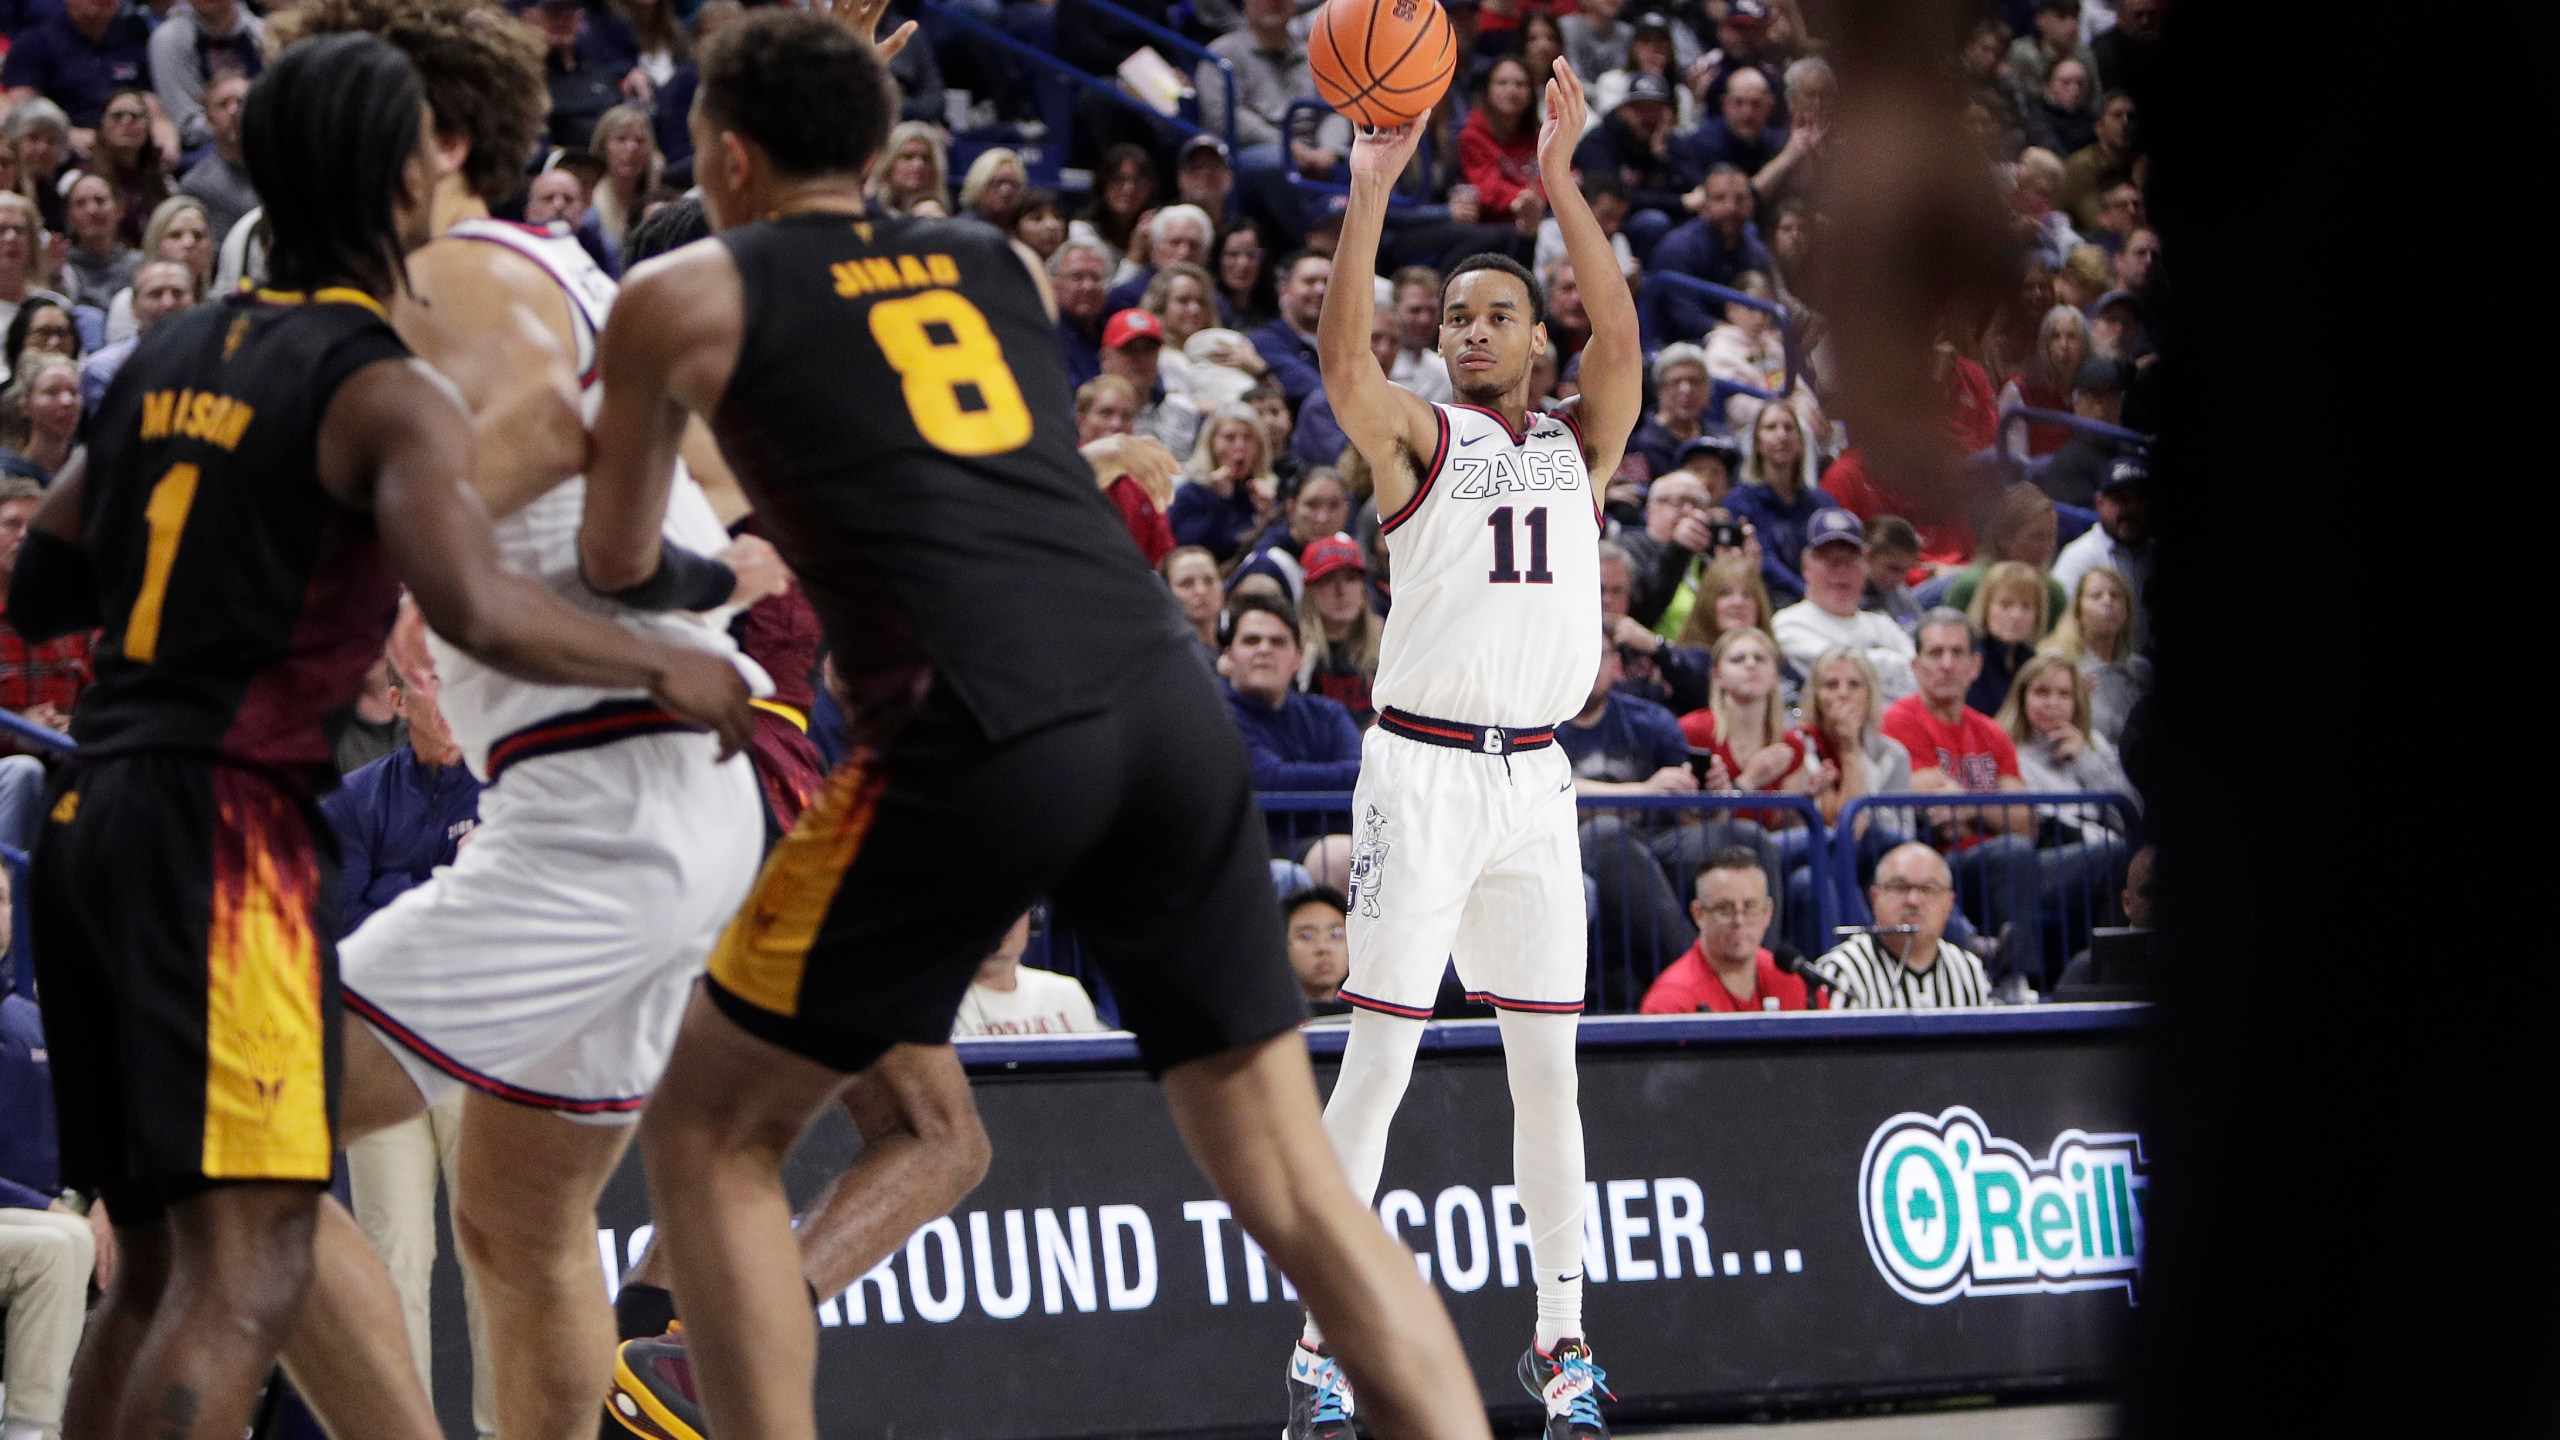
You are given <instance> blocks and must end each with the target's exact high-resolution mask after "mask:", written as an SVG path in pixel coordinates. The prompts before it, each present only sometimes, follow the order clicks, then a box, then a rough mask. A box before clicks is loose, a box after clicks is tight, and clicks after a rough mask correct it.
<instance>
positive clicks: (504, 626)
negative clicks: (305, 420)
mask: <svg viewBox="0 0 2560 1440" xmlns="http://www.w3.org/2000/svg"><path fill="white" fill-rule="evenodd" d="M469 437H470V432H469V429H468V427H467V425H466V424H465V422H464V419H463V415H462V413H461V402H460V400H459V399H457V398H456V397H455V395H454V393H453V388H452V382H450V381H447V380H445V379H443V378H442V377H441V376H438V375H437V374H436V373H435V372H434V371H432V370H430V369H428V368H426V366H424V365H423V364H420V363H418V362H415V361H408V362H399V363H392V362H383V363H377V364H373V365H368V366H366V367H365V368H364V369H362V370H359V371H357V372H356V373H355V374H354V375H353V376H351V377H349V378H348V380H347V381H346V383H345V384H343V385H341V386H339V387H338V392H337V395H336V396H335V398H333V399H332V400H331V401H330V403H329V412H328V415H327V418H326V419H324V420H323V421H322V423H321V427H320V474H321V479H322V483H324V484H326V485H328V486H329V488H330V490H331V492H332V493H334V494H337V495H339V496H340V498H342V499H349V500H361V499H368V498H369V500H370V503H371V506H372V509H373V513H374V519H375V524H376V527H377V528H378V529H379V530H380V532H381V535H382V546H383V550H384V552H385V553H386V554H387V555H388V556H389V557H390V559H391V565H392V568H393V570H394V571H396V572H397V573H398V574H399V576H400V578H401V580H402V581H404V582H406V583H407V585H408V586H409V592H410V594H412V595H414V596H415V597H417V601H418V608H419V610H420V611H421V612H423V613H424V614H425V616H426V619H427V623H428V624H430V625H432V626H434V627H435V629H436V633H438V634H440V635H442V636H444V637H445V638H446V639H448V640H451V641H452V642H453V643H454V644H456V645H458V646H460V647H462V648H463V649H464V650H467V651H469V652H470V653H471V654H473V655H475V656H477V657H478V658H479V659H480V660H482V661H483V662H485V663H487V664H488V665H490V666H492V667H494V668H496V669H498V670H501V671H504V672H505V673H507V674H509V675H512V676H515V677H516V678H517V679H520V680H531V681H535V682H538V683H542V684H550V685H596V686H609V687H621V686H633V687H638V688H645V689H647V690H648V691H649V693H650V694H651V696H653V697H654V698H655V699H656V700H657V701H658V703H659V704H661V705H664V706H665V707H666V708H667V709H669V710H671V711H673V712H675V713H676V714H678V715H682V716H683V717H685V718H686V719H688V720H692V721H695V722H697V723H699V724H702V725H705V726H708V727H710V728H711V729H713V730H715V731H717V732H718V733H719V735H720V738H721V743H722V747H723V752H724V753H730V752H735V751H737V750H740V749H743V748H745V746H746V744H747V741H748V738H749V736H750V733H751V732H752V730H753V728H754V711H753V710H752V709H750V708H749V706H748V704H747V699H748V696H747V686H746V682H745V680H744V679H743V678H742V677H741V676H740V675H739V673H738V671H737V670H736V669H735V668H734V667H732V666H731V665H730V664H729V662H728V661H727V660H725V659H723V658H721V657H720V656H719V655H716V654H714V653H712V652H711V651H708V650H694V649H689V648H685V647H682V646H675V645H669V644H666V643H665V642H663V641H659V640H654V639H651V638H649V637H648V636H645V635H642V634H639V633H638V632H636V631H632V630H627V629H625V628H623V627H622V626H620V625H616V624H614V623H612V622H611V621H608V620H600V619H597V618H596V617H594V616H592V615H585V614H581V613H579V612H578V611H576V610H572V609H570V608H569V607H568V606H567V605H566V604H564V603H562V602H561V600H560V599H559V597H558V596H555V595H553V594H552V593H551V591H550V590H549V589H548V588H546V587H545V586H543V585H542V584H541V582H539V581H537V580H534V579H533V578H531V577H530V576H526V575H520V574H517V573H515V572H513V571H510V570H508V569H506V568H505V566H504V565H503V564H502V563H501V562H500V560H499V558H498V537H497V532H496V531H495V530H494V529H493V528H492V527H491V525H490V522H489V509H488V507H487V506H486V505H484V504H482V503H481V500H480V494H479V491H478V490H477V489H476V488H475V487H474V486H473V484H472V482H471V478H470V477H471V464H472V460H471V440H470V438H469ZM368 479H369V481H370V485H371V494H370V496H369V497H367V496H365V495H364V493H363V492H364V490H365V486H366V482H367V480H368Z"/></svg>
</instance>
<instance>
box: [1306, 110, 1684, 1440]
mask: <svg viewBox="0 0 2560 1440" xmlns="http://www.w3.org/2000/svg"><path fill="white" fill-rule="evenodd" d="M1587 113H1588V111H1587V108H1586V106H1585V103H1584V99H1583V93H1582V84H1581V82H1580V81H1578V80H1576V79H1575V78H1574V74H1573V71H1572V69H1571V67H1570V66H1568V65H1567V64H1566V63H1565V62H1563V61H1562V60H1559V61H1557V62H1556V67H1555V75H1554V78H1552V79H1550V80H1549V81H1548V82H1547V95H1546V118H1545V122H1544V124H1543V125H1542V126H1541V127H1540V129H1539V133H1538V163H1539V169H1540V172H1541V175H1542V176H1543V178H1544V180H1545V182H1546V190H1547V203H1548V204H1549V205H1550V206H1551V207H1553V210H1554V213H1555V217H1556V221H1557V223H1558V224H1559V225H1560V226H1561V227H1563V230H1564V238H1565V248H1566V252H1567V253H1568V254H1569V255H1570V256H1571V257H1572V260H1573V267H1574V273H1575V274H1576V275H1578V276H1580V277H1581V278H1582V286H1583V289H1582V298H1583V304H1584V305H1585V306H1586V307H1588V309H1589V311H1590V315H1591V342H1590V344H1589V345H1588V346H1587V347H1586V348H1585V349H1584V350H1583V352H1582V396H1583V398H1582V413H1581V419H1580V424H1579V426H1578V427H1577V424H1576V422H1575V421H1574V420H1573V419H1571V418H1568V417H1566V416H1563V415H1548V414H1543V413H1540V412H1538V411H1535V410H1532V409H1530V408H1529V372H1530V369H1531V366H1532V363H1533V361H1534V360H1535V359H1536V357H1537V356H1538V355H1540V354H1541V353H1543V352H1544V351H1545V350H1546V348H1547V336H1546V330H1545V327H1544V325H1543V321H1544V320H1545V304H1544V300H1543V298H1542V297H1541V295H1540V294H1539V290H1538V285H1537V282H1536V281H1535V280H1534V279H1533V278H1532V277H1531V276H1530V274H1529V272H1528V271H1526V270H1524V269H1522V268H1521V267H1520V265H1519V264H1518V263H1517V262H1515V261H1512V260H1509V259H1506V258H1503V257H1500V256H1493V255H1480V256H1476V257H1474V258H1472V259H1469V260H1466V261H1463V262H1461V263H1460V264H1459V265H1458V266H1457V267H1456V269H1455V270H1454V271H1453V272H1452V273H1451V274H1450V277H1449V280H1448V283H1447V285H1446V286H1445V287H1444V288H1443V290H1442V292H1441V309H1440V354H1441V357H1442V358H1443V359H1445V360H1447V361H1448V363H1449V375H1450V379H1451V383H1452V385H1453V386H1454V388H1455V389H1456V392H1457V399H1458V403H1456V404H1451V405H1433V404H1429V403H1427V402H1425V401H1424V400H1422V399H1421V398H1420V397H1419V396H1416V395H1414V394H1413V393H1412V392H1410V391H1407V390H1403V389H1400V388H1398V387H1397V386H1395V385H1393V384H1390V383H1388V380H1387V376H1386V373H1385V372H1384V371H1382V370H1380V369H1379V368H1378V362H1377V360H1376V359H1375V358H1374V357H1373V354H1372V352H1371V350H1370V348H1369V321H1370V310H1371V306H1372V304H1373V301H1372V299H1371V295H1370V287H1369V286H1367V285H1361V284H1353V285H1336V286H1334V287H1333V288H1332V289H1331V290H1330V291H1329V292H1327V294H1326V296H1325V306H1324V318H1323V321H1322V323H1321V325H1320V326H1319V328H1318V331H1317V344H1318V347H1319V351H1320V354H1321V357H1322V361H1323V366H1324V385H1325V393H1326V394H1327V395H1328V396H1330V397H1331V398H1332V401H1333V409H1334V415H1335V416H1336V418H1338V419H1339V420H1340V421H1341V423H1342V428H1343V432H1344V433H1345V434H1347V435H1348V436H1350V438H1351V443H1352V444H1354V445H1356V446H1358V447H1359V448H1360V453H1361V454H1362V455H1364V456H1367V457H1368V459H1369V463H1370V468H1371V470H1372V471H1373V473H1374V474H1375V475H1376V476H1377V505H1378V513H1379V515H1380V516H1381V517H1383V518H1382V520H1381V522H1380V528H1381V529H1382V530H1383V531H1384V532H1385V536H1386V543H1387V546H1388V549H1389V552H1390V554H1391V555H1392V556H1393V557H1394V560H1395V574H1396V605H1395V610H1394V612H1393V613H1392V614H1390V615H1389V617H1388V619H1387V629H1386V635H1385V640H1384V653H1383V655H1382V657H1381V659H1380V662H1379V666H1378V678H1377V688H1376V694H1377V700H1378V705H1379V709H1380V718H1379V722H1378V725H1377V726H1376V728H1374V729H1372V730H1371V731H1370V732H1369V735H1368V738H1367V739H1366V741H1365V742H1364V743H1363V744H1362V747H1361V756H1360V781H1359V786H1358V788H1357V789H1356V790H1355V791H1354V792H1353V795H1352V810H1353V816H1352V839H1353V846H1354V849H1353V859H1352V892H1351V895H1352V902H1351V924H1350V932H1351V933H1350V939H1351V974H1350V979H1349V980H1348V982H1347V983H1345V984H1344V986H1343V989H1342V998H1343V999H1345V1000H1348V1001H1350V1002H1351V1003H1352V1005H1354V1006H1355V1007H1357V1008H1356V1009H1355V1011H1354V1013H1353V1015H1352V1020H1351V1036H1350V1041H1349V1044H1348V1046H1347V1048H1346V1049H1345V1050H1344V1052H1343V1057H1342V1076H1341V1079H1340V1081H1339V1082H1338V1083H1337V1084H1336V1085H1335V1087H1334V1092H1333V1098H1332V1102H1331V1103H1330V1104H1328V1105H1327V1106H1326V1107H1325V1115H1324V1123H1325V1130H1326V1132H1327V1134H1328V1135H1329V1136H1330V1137H1331V1139H1332V1141H1333V1146H1334V1150H1335V1153H1337V1154H1338V1155H1340V1156H1341V1157H1342V1164H1343V1168H1344V1169H1345V1170H1346V1171H1348V1172H1349V1174H1350V1177H1351V1184H1352V1188H1353V1190H1354V1191H1355V1192H1357V1193H1358V1194H1359V1195H1360V1196H1361V1197H1362V1198H1363V1199H1364V1200H1365V1199H1368V1198H1370V1197H1373V1196H1374V1195H1375V1194H1376V1192H1377V1186H1378V1174H1379V1171H1380V1169H1381V1168H1382V1167H1383V1165H1384V1163H1385V1159H1386V1147H1387V1130H1388V1124H1389V1122H1390V1121H1391V1120H1392V1119H1393V1118H1394V1116H1395V1112H1396V1107H1397V1104H1398V1103H1399V1102H1400V1101H1401V1100H1402V1099H1403V1097H1404V1090H1405V1085H1406V1082H1407V1081H1408V1080H1409V1079H1410V1077H1411V1076H1412V1073H1413V1057H1414V1053H1415V1051H1416V1050H1417V1049H1418V1048H1419V1046H1420V1045H1421V1042H1422V1025H1423V1021H1424V1020H1426V1019H1428V1018H1429V1017H1430V1014H1431V1006H1432V999H1433V997H1434V995H1435V994H1436V992H1437V991H1438V989H1439V983H1440V974H1441V969H1442V966H1443V964H1444V962H1445V961H1446V959H1447V958H1448V957H1450V956H1451V955H1453V954H1454V956H1455V957H1456V959H1457V964H1458V974H1459V978H1460V979H1462V980H1464V981H1465V982H1466V986H1467V990H1468V993H1469V994H1470V995H1472V996H1474V997H1475V998H1477V999H1480V1000H1488V1001H1490V1002H1491V1003H1492V1004H1493V1006H1494V1009H1495V1011H1496V1013H1497V1014H1498V1015H1499V1017H1500V1023H1501V1026H1502V1041H1503V1054H1504V1056H1505V1059H1506V1061H1507V1063H1508V1067H1509V1070H1510V1076H1511V1100H1512V1115H1513V1121H1512V1123H1513V1134H1512V1164H1513V1167H1514V1172H1515V1179H1516V1181H1517V1183H1518V1186H1519V1190H1520V1200H1521V1205H1522V1207H1523V1208H1524V1209H1525V1210H1526V1211H1527V1212H1528V1220H1529V1230H1530V1236H1531V1257H1532V1260H1533V1262H1534V1263H1535V1266H1536V1269H1537V1286H1538V1313H1537V1330H1536V1335H1535V1339H1534V1343H1533V1344H1532V1345H1531V1346H1530V1348H1529V1351H1528V1353H1527V1354H1525V1355H1523V1356H1522V1357H1521V1359H1520V1368H1519V1375H1520V1380H1521V1383H1522V1384H1523V1385H1525V1386H1526V1387H1527V1388H1528V1389H1529V1391H1530V1392H1531V1393H1532V1394H1534V1395H1536V1396H1537V1397H1538V1398H1539V1401H1540V1403H1541V1404H1543V1405H1544V1406H1545V1408H1546V1412H1547V1419H1546V1433H1547V1435H1548V1436H1550V1437H1552V1440H1566V1437H1576V1440H1590V1437H1597V1436H1606V1435H1607V1434H1608V1427H1607V1425H1606V1423H1605V1422H1604V1421H1603V1420H1602V1419H1601V1416H1600V1409H1599V1403H1598V1397H1599V1395H1600V1394H1601V1393H1603V1392H1602V1391H1601V1389H1600V1385H1601V1380H1602V1378H1603V1377H1602V1374H1601V1371H1600V1369H1599V1367H1598V1366H1597V1365H1595V1364H1593V1363H1592V1359H1591V1350H1590V1347H1589V1346H1588V1345H1587V1344H1586V1343H1585V1342H1584V1340H1583V1333H1582V1236H1583V1179H1582V1174H1583V1154H1582V1117H1581V1112H1580V1109H1579V1105H1578V1101H1577V1096H1576V1083H1575V1072H1574V1031H1575V1027H1576V1024H1577V1018H1578V1017H1579V1015H1580V1014H1581V1011H1582V1000H1583V977H1584V972H1585V962H1584V954H1583V946H1584V941H1583V902H1582V863H1581V857H1580V851H1579V849H1578V847H1577V845H1576V841H1575V833H1574V825H1575V818H1576V817H1575V812H1574V789H1573V773H1572V767H1571V766H1570V764H1569V763H1568V762H1567V761H1566V759H1565V756H1564V753H1563V751H1562V750H1561V749H1560V748H1558V747H1557V745H1556V743H1555V730H1556V726H1557V724H1558V723H1559V722H1561V721H1562V720H1564V719H1566V718H1567V717H1569V716H1571V715H1572V714H1573V713H1574V712H1575V711H1576V710H1578V709H1580V708H1581V706H1582V704H1583V702H1584V701H1585V700H1586V699H1588V698H1589V696H1590V693H1591V677H1592V675H1593V674H1594V673H1595V672H1596V669H1597V667H1598V665H1599V663H1600V654H1599V645H1600V581H1599V556H1598V542H1599V538H1600V530H1599V503H1600V499H1601V495H1602V491H1601V488H1600V486H1599V485H1598V484H1597V483H1595V482H1594V480H1593V478H1592V477H1594V476H1606V475H1609V474H1611V473H1612V472H1614V471H1615V470H1616V469H1617V468H1618V460H1619V457H1620V455H1621V453H1622V452H1623V451H1624V450H1625V448H1626V438H1627V435H1628V433H1629V431H1630V430H1631V429H1632V428H1633V427H1634V425H1635V422H1636V416H1637V413H1638V411H1639V409H1640V408H1641V405H1642V399H1643V376H1642V369H1641V366H1642V352H1641V350H1640V348H1639V344H1638V340H1637V334H1636V308H1635V298H1634V297H1633V296H1632V295H1630V294H1629V293H1628V291H1627V285H1626V281H1625V279H1624V277H1623V276H1621V274H1620V273H1619V270H1618V263H1617V260H1616V257H1615V256H1614V255H1612V254H1611V252H1610V249H1609V241H1608V237H1607V236H1605V235H1603V234H1602V233H1601V230H1600V222H1599V221H1598V220H1596V219H1594V218H1593V217H1592V214H1591V206H1590V204H1589V202H1587V201H1586V200H1584V198H1583V197H1582V194H1581V192H1580V190H1579V188H1578V187H1577V186H1576V184H1575V182H1574V176H1573V170H1572V154H1573V144H1574V141H1575V139H1576V138H1578V137H1579V136H1580V135H1581V134H1582V127H1583V121H1584V118H1585V116H1586V114H1587ZM1418 143H1419V127H1418V126H1412V125H1408V126H1405V127H1403V128H1401V129H1399V130H1393V131H1372V132H1370V133H1368V134H1366V135H1364V136H1363V137H1362V138H1361V139H1360V140H1359V142H1358V143H1357V144H1356V145H1355V146H1354V148H1353V150H1352V154H1351V205H1350V209H1349V211H1348V212H1347V213H1346V214H1345V215H1344V216H1343V225H1342V241H1341V244H1340V247H1339V248H1338V249H1337V250H1336V251H1335V254H1334V266H1335V268H1336V270H1337V271H1339V272H1340V273H1342V274H1345V275H1364V274H1368V273H1370V272H1372V271H1374V270H1375V269H1376V268H1377V261H1378V236H1379V231H1380V229H1381V227H1382V226H1383V224H1384V221H1385V218H1386V209H1387V194H1388V190H1389V187H1390V186H1392V185H1393V184H1394V182H1395V178H1396V176H1398V175H1399V174H1402V173H1403V171H1404V168H1405V165H1406V163H1407V162H1408V161H1409V160H1410V159H1411V158H1412V156H1413V153H1414V149H1415V147H1416V146H1417V144H1418ZM1289 1382H1290V1383H1289V1389H1290V1402H1291V1403H1290V1412H1291V1413H1290V1421H1289V1429H1288V1435H1289V1436H1290V1437H1292V1440H1315V1437H1332V1436H1340V1437H1348V1436H1349V1435H1350V1434H1351V1410H1352V1408H1353V1407H1352V1403H1351V1395H1350V1392H1349V1389H1348V1386H1347V1385H1346V1384H1345V1382H1344V1381H1343V1379H1342V1375H1341V1372H1340V1370H1339V1369H1338V1368H1337V1366H1336V1363H1335V1361H1334V1358H1333V1356H1332V1355H1331V1353H1330V1352H1329V1351H1328V1350H1327V1348H1326V1347H1325V1343H1324V1337H1323V1336H1322V1335H1321V1334H1320V1333H1319V1331H1318V1329H1317V1327H1316V1324H1315V1321H1314V1319H1313V1318H1312V1317H1310V1319H1309V1320H1308V1322H1307V1329H1306V1334H1305V1336H1304V1338H1303V1339H1302V1340H1301V1342H1300V1344H1299V1346H1298V1349H1297V1351H1296V1352H1295V1353H1294V1354H1293V1355H1292V1356H1291V1363H1290V1373H1289Z"/></svg>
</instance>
